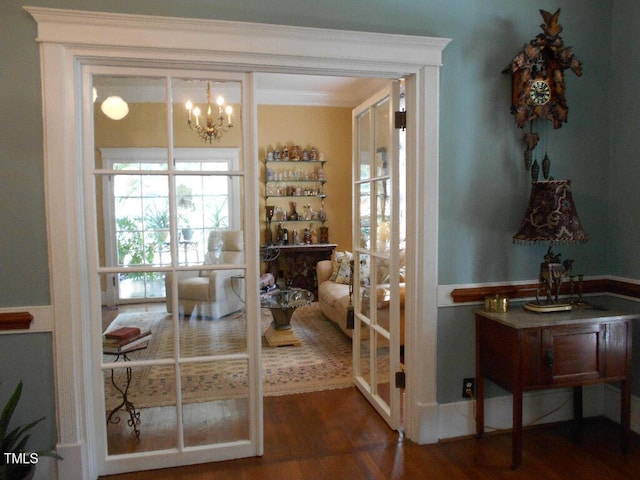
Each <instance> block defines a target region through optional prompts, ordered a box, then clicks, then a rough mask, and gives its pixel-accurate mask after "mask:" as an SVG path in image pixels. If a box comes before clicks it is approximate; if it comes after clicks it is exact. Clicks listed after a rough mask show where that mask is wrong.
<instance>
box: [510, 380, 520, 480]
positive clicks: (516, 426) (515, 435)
mask: <svg viewBox="0 0 640 480" xmlns="http://www.w3.org/2000/svg"><path fill="white" fill-rule="evenodd" d="M511 437H512V438H511V469H512V470H517V469H518V468H520V465H522V388H515V391H514V392H513V432H512V435H511Z"/></svg>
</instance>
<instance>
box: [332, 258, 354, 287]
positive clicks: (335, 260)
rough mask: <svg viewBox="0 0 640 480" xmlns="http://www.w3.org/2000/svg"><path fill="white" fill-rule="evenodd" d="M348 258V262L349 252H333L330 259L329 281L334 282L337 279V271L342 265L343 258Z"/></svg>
mask: <svg viewBox="0 0 640 480" xmlns="http://www.w3.org/2000/svg"><path fill="white" fill-rule="evenodd" d="M345 256H348V257H349V260H351V256H352V255H351V252H346V251H345V252H338V251H334V252H333V255H332V257H331V277H329V280H330V281H332V282H335V281H336V278H337V277H338V271H339V270H340V265H341V264H342V259H343V257H345Z"/></svg>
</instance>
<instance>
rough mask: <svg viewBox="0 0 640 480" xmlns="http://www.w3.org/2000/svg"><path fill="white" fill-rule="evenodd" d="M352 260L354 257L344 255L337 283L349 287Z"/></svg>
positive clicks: (337, 275)
mask: <svg viewBox="0 0 640 480" xmlns="http://www.w3.org/2000/svg"><path fill="white" fill-rule="evenodd" d="M351 259H352V255H351V254H349V255H343V256H342V260H341V261H340V267H339V268H338V273H337V274H336V280H335V281H336V283H344V284H346V285H349V283H351Z"/></svg>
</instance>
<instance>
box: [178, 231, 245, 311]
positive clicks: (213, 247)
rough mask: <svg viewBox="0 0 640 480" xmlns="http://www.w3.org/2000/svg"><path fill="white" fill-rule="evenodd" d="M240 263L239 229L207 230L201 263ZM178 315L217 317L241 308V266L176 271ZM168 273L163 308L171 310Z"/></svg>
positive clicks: (242, 259) (240, 244)
mask: <svg viewBox="0 0 640 480" xmlns="http://www.w3.org/2000/svg"><path fill="white" fill-rule="evenodd" d="M243 263H244V238H243V234H242V231H241V230H222V231H212V232H210V233H209V238H208V242H207V253H206V255H205V263H204V265H205V266H206V265H238V264H243ZM176 275H177V277H178V308H179V312H180V315H185V316H188V315H191V316H194V315H195V316H199V317H210V318H220V317H224V316H226V315H229V314H231V313H234V312H238V311H240V310H242V309H243V308H244V297H245V296H244V270H242V269H225V270H206V269H203V270H199V271H192V272H177V273H176ZM170 289H171V276H170V275H167V311H171V308H172V305H171V295H170V292H171V290H170Z"/></svg>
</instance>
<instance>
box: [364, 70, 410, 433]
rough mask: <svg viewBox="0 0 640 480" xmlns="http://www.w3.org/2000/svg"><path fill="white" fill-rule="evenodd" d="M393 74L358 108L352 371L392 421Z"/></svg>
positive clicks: (397, 327) (396, 424) (396, 274)
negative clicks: (379, 89) (387, 84)
mask: <svg viewBox="0 0 640 480" xmlns="http://www.w3.org/2000/svg"><path fill="white" fill-rule="evenodd" d="M398 97H399V94H398V85H397V83H396V82H393V83H392V84H391V85H390V86H389V87H388V88H386V89H384V90H383V91H381V92H379V93H378V94H377V95H375V96H374V97H372V98H371V99H369V100H368V101H367V102H365V103H364V104H363V105H361V106H359V107H358V108H357V109H355V110H354V113H353V116H354V121H353V125H354V137H353V138H354V152H355V159H354V173H353V178H354V214H355V218H354V233H353V238H354V245H353V252H354V267H355V269H354V270H355V271H354V292H355V294H354V306H355V317H356V322H355V332H354V337H353V338H354V372H355V379H356V385H357V387H358V388H359V389H360V391H361V392H362V393H363V394H364V395H365V397H366V398H367V399H368V400H369V402H371V404H372V405H373V406H374V407H375V408H376V410H377V411H378V412H379V413H380V414H381V415H382V416H383V417H384V418H385V420H386V421H387V422H388V423H389V425H390V426H391V427H393V428H394V429H398V428H400V427H401V425H400V407H401V405H400V390H399V388H396V386H395V373H396V372H400V371H401V365H400V345H401V338H400V336H401V323H402V322H401V315H400V292H401V285H400V264H399V258H400V242H399V231H400V230H399V210H400V209H399V188H398V185H399V183H398V176H399V175H398V157H399V155H398V153H399V136H398V131H397V130H395V129H394V128H393V125H392V119H393V118H394V116H393V112H394V111H395V110H397V100H395V99H398Z"/></svg>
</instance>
